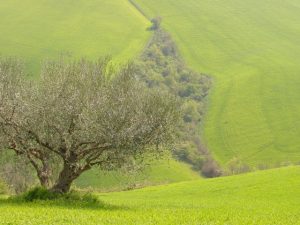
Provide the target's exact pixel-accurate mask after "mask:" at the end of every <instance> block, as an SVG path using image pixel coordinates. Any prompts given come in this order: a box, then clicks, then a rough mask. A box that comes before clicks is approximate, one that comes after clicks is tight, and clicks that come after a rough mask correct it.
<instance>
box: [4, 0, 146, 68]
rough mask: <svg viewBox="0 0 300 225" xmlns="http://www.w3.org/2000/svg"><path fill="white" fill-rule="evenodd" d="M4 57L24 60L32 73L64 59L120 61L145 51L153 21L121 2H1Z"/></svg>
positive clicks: (126, 2) (38, 0) (34, 0)
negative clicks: (108, 57)
mask: <svg viewBox="0 0 300 225" xmlns="http://www.w3.org/2000/svg"><path fill="white" fill-rule="evenodd" d="M0 15H1V20H0V30H1V35H0V55H4V56H6V55H10V56H17V57H22V58H24V59H25V60H26V61H27V62H28V64H29V66H30V69H31V71H35V72H36V71H37V69H38V64H39V63H40V62H41V61H42V60H44V59H45V58H51V57H58V56H60V55H61V54H63V55H67V56H69V55H70V56H74V57H83V56H86V57H89V58H98V57H100V56H103V55H106V54H109V55H112V56H115V57H116V58H117V60H119V59H128V58H130V57H133V56H134V55H136V54H137V53H138V52H139V51H140V50H141V49H142V48H143V46H144V44H145V42H146V40H147V38H148V36H149V35H150V33H149V32H146V28H147V27H148V26H149V22H148V21H147V20H146V19H145V18H144V17H143V16H141V15H140V13H139V12H138V11H137V10H136V9H135V8H134V7H133V6H132V5H131V4H130V3H129V2H128V1H123V0H114V1H110V0H78V1H71V0H42V1H41V0H9V1H7V0H0Z"/></svg>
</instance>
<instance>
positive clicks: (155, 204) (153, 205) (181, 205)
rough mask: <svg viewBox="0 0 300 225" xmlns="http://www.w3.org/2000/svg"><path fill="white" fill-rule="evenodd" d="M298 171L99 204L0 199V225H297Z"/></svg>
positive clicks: (145, 192) (108, 197) (106, 198)
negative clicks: (20, 201) (21, 201)
mask: <svg viewBox="0 0 300 225" xmlns="http://www.w3.org/2000/svg"><path fill="white" fill-rule="evenodd" d="M299 186H300V168H299V167H289V168H283V169H274V170H269V171H259V172H255V173H250V174H245V175H239V176H232V177H223V178H217V179H211V180H199V181H190V182H181V183H178V184H172V185H166V186H157V187H150V188H145V189H140V190H135V191H129V192H116V193H108V194H98V198H99V199H100V200H101V201H102V203H101V204H99V205H83V204H80V203H78V204H64V203H63V202H55V201H52V202H51V201H49V202H33V203H13V202H11V203H10V202H9V201H8V200H5V197H3V198H2V200H0V211H1V214H0V224H18V225H25V224H26V225H27V224H32V225H38V224H45V225H50V224H51V225H54V224H61V225H64V224H66V225H69V224H79V225H83V224H85V225H93V224H104V225H105V224H149V225H150V224H151V225H152V224H162V225H166V224H186V225H193V224H195V225H196V224H197V225H199V224H201V225H202V224H203V225H205V224H210V225H217V224H220V225H221V224H231V225H235V224H236V225H240V224H249V225H250V224H253V225H257V224H264V225H268V224H269V225H290V224H293V225H297V224H300V222H299V221H300V214H299V210H300V207H299V201H300V189H299Z"/></svg>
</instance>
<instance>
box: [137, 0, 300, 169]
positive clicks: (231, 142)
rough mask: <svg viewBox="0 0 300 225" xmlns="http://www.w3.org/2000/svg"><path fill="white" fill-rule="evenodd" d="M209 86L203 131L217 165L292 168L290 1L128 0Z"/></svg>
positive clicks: (299, 150) (295, 134)
mask: <svg viewBox="0 0 300 225" xmlns="http://www.w3.org/2000/svg"><path fill="white" fill-rule="evenodd" d="M136 2H137V3H138V4H139V5H140V6H141V7H142V8H143V9H144V11H145V12H146V13H147V14H148V15H151V16H154V15H160V16H162V17H163V26H164V27H165V28H167V30H168V31H169V32H170V33H171V34H172V35H173V38H174V39H175V40H176V41H177V44H178V46H179V48H180V50H181V52H182V54H183V56H184V57H185V59H186V61H187V62H188V63H189V65H190V66H192V67H193V68H194V69H196V70H198V71H200V72H205V73H209V74H211V75H212V76H213V77H214V78H215V84H214V89H213V91H212V93H211V101H210V108H209V111H208V113H207V118H206V123H205V126H204V136H205V139H206V142H207V144H208V147H209V148H210V150H212V151H213V153H214V155H215V156H216V158H217V159H218V160H219V162H221V163H222V164H223V165H224V164H226V163H227V162H228V161H230V160H231V159H232V158H234V157H238V158H240V159H241V160H243V161H244V162H246V163H248V164H252V165H259V164H276V163H278V162H286V161H292V162H299V161H300V142H299V136H300V98H299V96H300V88H299V85H300V64H299V59H300V38H299V37H300V24H299V21H300V2H299V1H298V0H287V1H281V0H266V1H260V0H243V1H240V0H226V1H218V0H201V1H198V0H186V1H173V0H136Z"/></svg>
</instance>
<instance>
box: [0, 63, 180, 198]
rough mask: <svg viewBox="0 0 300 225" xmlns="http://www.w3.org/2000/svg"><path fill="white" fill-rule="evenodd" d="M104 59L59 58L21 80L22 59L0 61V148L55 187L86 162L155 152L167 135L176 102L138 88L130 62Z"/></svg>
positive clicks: (110, 162)
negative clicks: (24, 160) (25, 161)
mask: <svg viewBox="0 0 300 225" xmlns="http://www.w3.org/2000/svg"><path fill="white" fill-rule="evenodd" d="M110 65H111V63H110V60H109V59H100V60H98V61H97V62H90V61H87V60H80V61H74V62H71V63H66V62H64V60H59V61H56V62H47V63H45V65H44V66H43V69H42V72H41V76H40V78H39V79H28V78H27V79H26V77H25V76H24V72H23V69H22V65H21V63H19V62H18V61H16V60H11V59H2V60H0V145H1V148H2V149H9V150H12V151H14V152H15V153H16V154H18V155H23V156H25V157H27V158H28V161H29V162H30V163H31V164H32V166H33V167H34V169H35V170H36V172H37V177H38V178H39V180H40V183H41V185H43V186H45V187H47V188H49V189H50V190H52V191H54V192H61V193H65V192H68V191H69V190H70V187H71V184H72V182H73V181H74V180H75V179H76V178H77V177H79V176H80V175H81V174H82V173H83V172H84V171H87V170H89V169H91V168H92V167H99V169H102V170H111V169H115V168H120V167H122V166H126V165H128V164H129V163H131V162H134V161H136V160H140V159H143V158H144V157H145V155H146V154H148V155H151V154H153V155H155V156H159V155H160V154H161V153H162V152H163V151H165V149H168V148H167V147H168V146H170V145H169V144H171V143H172V142H173V140H174V134H175V133H176V132H174V131H175V128H176V123H177V121H179V118H180V110H179V108H178V101H177V100H176V99H175V98H174V97H173V96H171V95H170V94H167V93H164V92H162V91H159V90H154V89H151V90H150V89H147V88H146V87H145V86H143V85H142V84H141V83H140V82H138V81H137V79H136V78H135V77H134V75H133V74H135V69H134V68H133V66H132V65H130V64H128V65H126V66H123V67H122V68H118V69H117V70H114V69H112V67H111V66H110ZM58 168H59V172H58V175H57V176H55V175H54V173H53V171H54V170H55V169H56V170H57V169H58ZM53 179H54V181H53V182H51V181H52V180H53Z"/></svg>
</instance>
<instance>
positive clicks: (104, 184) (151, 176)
mask: <svg viewBox="0 0 300 225" xmlns="http://www.w3.org/2000/svg"><path fill="white" fill-rule="evenodd" d="M198 179H201V177H200V175H199V174H198V173H196V172H195V171H193V170H191V168H190V166H188V165H186V164H184V163H181V162H178V161H175V160H169V161H166V160H165V161H159V162H156V163H153V165H151V166H149V167H146V168H145V170H143V171H141V172H139V173H131V174H124V173H122V172H115V171H112V172H101V171H99V170H97V169H94V170H91V171H87V172H86V173H84V174H82V175H81V176H80V177H79V178H78V179H77V180H76V181H75V186H76V187H78V188H92V189H93V190H99V191H113V190H125V189H128V188H137V187H143V186H149V185H157V184H166V183H174V182H179V181H188V180H198Z"/></svg>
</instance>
